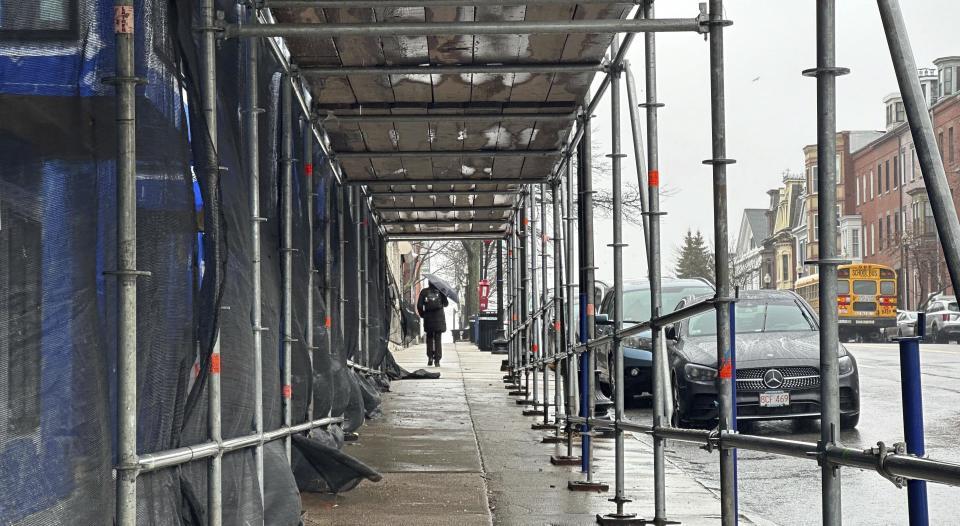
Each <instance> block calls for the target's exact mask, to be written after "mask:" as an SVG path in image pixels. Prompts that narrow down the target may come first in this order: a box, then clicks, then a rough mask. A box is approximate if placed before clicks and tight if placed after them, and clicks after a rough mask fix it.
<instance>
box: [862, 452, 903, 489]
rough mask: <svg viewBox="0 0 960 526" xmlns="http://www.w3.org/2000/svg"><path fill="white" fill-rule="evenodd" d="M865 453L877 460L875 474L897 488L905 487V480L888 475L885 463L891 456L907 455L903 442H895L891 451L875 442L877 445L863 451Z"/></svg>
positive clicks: (897, 476)
mask: <svg viewBox="0 0 960 526" xmlns="http://www.w3.org/2000/svg"><path fill="white" fill-rule="evenodd" d="M864 452H865V453H869V454H871V455H873V456H875V457H876V458H877V468H876V469H877V473H879V474H880V476H881V477H883V478H885V479H887V480H889V481H890V482H892V483H893V485H894V486H896V487H897V488H903V487H904V486H906V485H907V479H906V478H905V477H901V476H899V475H894V474H893V473H890V471H889V470H888V469H887V466H886V461H887V457H889V456H892V455H905V454H906V453H907V445H906V444H905V443H903V442H896V443H894V444H893V449H892V450H890V449H887V445H886V444H884V443H883V441H880V442H877V445H876V446H874V447H872V448H870V449H866V450H864Z"/></svg>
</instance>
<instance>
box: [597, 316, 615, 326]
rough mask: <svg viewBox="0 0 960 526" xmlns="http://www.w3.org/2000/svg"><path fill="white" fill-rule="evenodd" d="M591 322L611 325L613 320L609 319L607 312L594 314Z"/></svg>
mask: <svg viewBox="0 0 960 526" xmlns="http://www.w3.org/2000/svg"><path fill="white" fill-rule="evenodd" d="M593 323H595V324H597V325H613V322H612V321H611V320H610V316H609V315H607V314H594V315H593Z"/></svg>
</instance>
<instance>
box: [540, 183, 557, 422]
mask: <svg viewBox="0 0 960 526" xmlns="http://www.w3.org/2000/svg"><path fill="white" fill-rule="evenodd" d="M539 193H540V287H541V290H540V312H541V315H540V357H541V358H544V359H545V358H547V357H548V356H549V354H550V352H552V351H551V347H550V324H549V323H547V320H548V319H549V318H548V317H547V305H548V300H549V297H550V295H549V294H550V292H549V291H550V289H549V288H548V287H547V277H548V274H547V192H546V189H545V188H544V186H543V185H540V192H539ZM540 372H541V373H542V374H543V427H550V425H551V424H550V375H549V374H547V363H546V362H543V368H542V369H541V371H540ZM554 410H556V406H554Z"/></svg>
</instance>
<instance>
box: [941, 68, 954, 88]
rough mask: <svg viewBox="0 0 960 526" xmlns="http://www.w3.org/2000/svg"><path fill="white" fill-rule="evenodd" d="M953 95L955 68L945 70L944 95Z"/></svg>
mask: <svg viewBox="0 0 960 526" xmlns="http://www.w3.org/2000/svg"><path fill="white" fill-rule="evenodd" d="M952 93H953V68H944V70H943V94H944V95H950V94H952Z"/></svg>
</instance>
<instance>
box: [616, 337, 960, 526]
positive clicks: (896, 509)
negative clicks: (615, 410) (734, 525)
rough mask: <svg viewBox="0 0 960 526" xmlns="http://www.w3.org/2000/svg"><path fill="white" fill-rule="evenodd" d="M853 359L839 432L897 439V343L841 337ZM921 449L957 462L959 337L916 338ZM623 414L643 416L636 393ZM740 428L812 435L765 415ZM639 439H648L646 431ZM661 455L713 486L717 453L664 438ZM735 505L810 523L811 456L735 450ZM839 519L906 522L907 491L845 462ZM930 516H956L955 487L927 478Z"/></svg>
mask: <svg viewBox="0 0 960 526" xmlns="http://www.w3.org/2000/svg"><path fill="white" fill-rule="evenodd" d="M847 348H848V349H849V350H850V351H851V352H852V353H853V354H854V356H855V357H856V358H857V362H858V365H859V367H860V389H861V393H860V395H861V399H860V407H861V417H860V424H859V426H857V428H856V429H855V430H853V431H844V432H843V433H841V436H840V441H841V442H842V443H843V444H844V445H846V446H850V447H856V448H867V447H871V446H873V445H875V444H876V443H877V441H879V440H882V441H884V442H885V443H887V444H893V443H895V442H902V441H903V423H902V422H903V421H902V415H901V403H900V369H899V354H898V348H897V345H896V344H847ZM921 362H922V369H923V380H922V381H923V403H924V416H925V428H926V450H927V456H929V457H930V458H933V459H937V460H945V461H951V462H955V463H960V345H952V344H951V345H930V344H924V345H922V346H921ZM628 418H631V419H637V420H640V421H648V420H649V419H650V410H649V409H648V408H645V407H644V404H643V402H642V401H634V404H632V407H631V408H630V409H628ZM744 432H748V433H750V434H757V435H762V436H771V437H780V438H790V439H794V440H805V441H810V442H816V441H817V440H819V437H820V429H819V424H817V423H816V422H807V423H802V424H801V423H791V422H764V423H756V424H752V425H751V427H748V428H747V429H746V430H744ZM640 440H644V441H648V440H649V437H641V438H640ZM668 447H669V449H668V453H667V454H668V459H669V460H670V461H671V462H673V463H674V464H676V465H678V466H680V467H681V468H682V469H684V470H685V471H686V472H687V473H689V474H691V475H692V476H693V477H695V478H696V479H697V480H698V481H699V482H700V483H701V484H703V485H704V486H706V487H708V488H710V489H713V490H715V491H717V492H719V487H720V485H719V484H720V483H719V479H718V463H717V455H716V454H715V453H714V454H710V453H707V452H705V451H702V450H700V449H699V448H698V447H697V446H695V445H692V444H685V443H681V442H672V441H671V442H669V444H668ZM738 473H739V495H740V507H741V510H742V511H746V512H748V513H749V514H750V515H751V516H759V517H762V518H764V519H767V520H769V521H770V522H771V523H774V524H781V525H798V526H799V525H808V524H809V525H817V524H821V519H820V468H819V467H818V466H817V464H816V462H814V461H808V460H803V459H795V458H790V457H780V456H777V455H771V454H767V453H761V452H753V451H739V464H738ZM842 481H843V482H842V484H843V489H842V492H843V493H842V495H843V523H844V524H845V525H888V524H907V523H908V521H907V492H906V489H897V488H896V487H895V486H894V485H893V484H892V483H890V482H888V481H887V480H886V479H884V478H882V477H880V475H879V474H877V473H876V472H875V471H862V470H857V469H852V468H847V469H844V470H843V473H842ZM927 491H928V494H929V503H930V524H936V525H939V524H960V488H952V487H947V486H942V485H938V484H928V487H927Z"/></svg>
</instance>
